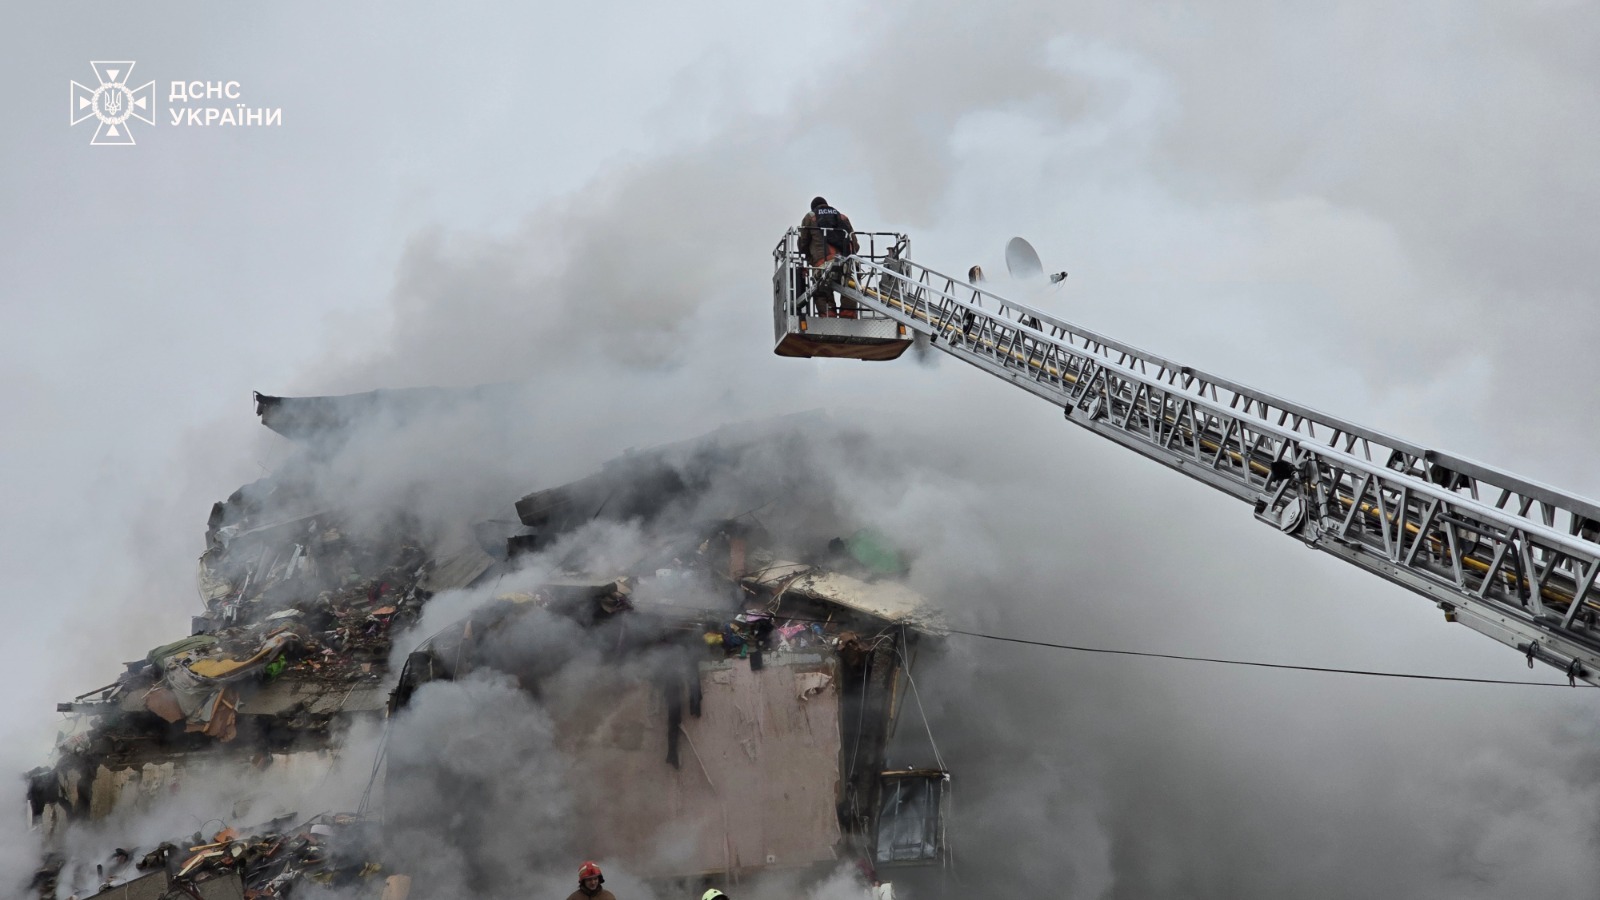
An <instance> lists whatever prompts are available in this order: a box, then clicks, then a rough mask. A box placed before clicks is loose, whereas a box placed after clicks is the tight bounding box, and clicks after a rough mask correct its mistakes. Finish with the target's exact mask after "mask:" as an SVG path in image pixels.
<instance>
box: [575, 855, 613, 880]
mask: <svg viewBox="0 0 1600 900" xmlns="http://www.w3.org/2000/svg"><path fill="white" fill-rule="evenodd" d="M590 878H598V879H600V883H601V884H605V882H606V877H605V876H604V875H601V874H600V867H599V866H597V865H595V864H594V862H593V861H592V860H585V861H584V863H583V865H581V866H579V867H578V883H579V884H582V883H583V882H585V881H587V880H588V879H590Z"/></svg>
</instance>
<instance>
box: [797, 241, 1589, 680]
mask: <svg viewBox="0 0 1600 900" xmlns="http://www.w3.org/2000/svg"><path fill="white" fill-rule="evenodd" d="M873 237H874V240H873V241H872V242H871V246H872V248H873V250H874V252H872V253H865V254H861V255H858V256H854V257H849V258H843V259H836V260H833V261H831V262H830V263H829V264H828V265H827V266H825V267H823V268H822V269H821V270H819V271H815V272H813V273H812V274H811V277H810V279H809V280H808V282H807V283H808V285H809V289H808V290H797V289H796V285H797V284H798V279H797V276H796V271H797V269H798V268H799V267H801V266H803V263H801V262H797V258H796V256H795V255H794V254H793V253H792V249H793V241H794V232H793V231H792V230H791V232H790V233H789V235H787V236H786V238H785V242H784V243H780V244H779V248H778V251H776V252H775V253H774V258H775V260H776V264H777V270H776V271H775V272H774V276H773V285H774V295H775V307H774V313H775V316H776V326H777V337H778V346H777V351H776V352H777V353H779V354H780V355H784V356H813V355H815V356H854V358H865V359H892V358H894V357H896V356H899V355H900V352H903V350H904V346H900V347H899V349H898V350H897V351H895V352H893V353H892V354H886V355H882V356H873V355H865V354H862V355H857V354H858V353H860V352H861V351H859V350H858V351H855V352H797V348H798V350H800V351H803V350H805V349H807V348H810V347H814V346H815V345H816V344H815V342H817V341H818V339H819V338H821V339H822V340H823V341H826V340H832V339H835V338H833V337H832V335H831V333H830V334H829V335H827V336H822V335H815V334H814V332H815V331H816V325H815V323H816V322H817V319H816V318H815V317H807V316H806V315H804V314H803V312H802V311H803V310H807V309H809V308H810V307H809V306H808V305H807V304H808V303H810V301H812V300H813V299H814V295H815V293H816V292H817V291H819V290H822V289H823V288H822V287H820V286H819V285H827V286H829V289H832V290H836V291H837V292H838V294H839V296H840V297H841V298H842V300H845V301H849V302H850V303H852V304H853V305H854V306H855V307H856V308H857V309H859V310H860V313H859V316H860V318H858V319H856V320H847V319H843V320H840V321H841V322H850V321H854V322H869V321H870V322H878V321H884V322H887V323H892V325H893V326H895V327H896V328H897V329H899V330H897V331H896V332H893V333H892V335H891V334H885V335H882V336H874V337H871V338H867V339H869V340H879V341H893V342H896V343H898V342H900V341H905V342H907V343H909V337H910V335H920V336H922V337H924V338H925V339H927V340H929V341H930V342H932V345H933V346H934V347H937V348H938V349H940V350H943V351H944V352H946V353H948V354H950V355H951V356H954V357H956V358H957V359H960V360H962V361H963V362H966V363H969V364H971V365H974V366H976V367H978V368H980V369H982V370H984V371H986V372H989V373H990V374H992V375H995V376H997V377H999V378H1002V379H1004V380H1006V381H1008V382H1010V383H1012V384H1014V385H1016V386H1017V387H1020V388H1022V389H1023V390H1026V391H1029V392H1031V393H1033V394H1035V395H1037V396H1039V397H1041V398H1043V399H1045V400H1048V401H1050V402H1051V403H1054V404H1056V405H1058V406H1060V407H1061V408H1062V409H1063V410H1064V412H1065V414H1066V417H1067V421H1069V422H1072V423H1074V424H1077V425H1079V426H1082V427H1084V428H1087V429H1088V430H1090V431H1093V432H1095V433H1096V434H1099V435H1100V436H1102V437H1105V438H1109V439H1110V440H1112V441H1115V442H1116V443H1118V444H1121V445H1122V446H1124V447H1127V448H1128V449H1130V450H1133V451H1134V452H1136V453H1140V454H1143V455H1144V456H1147V457H1149V458H1151V459H1153V460H1155V461H1156V462H1159V463H1161V464H1163V465H1166V466H1168V467H1170V468H1172V469H1175V470H1177V471H1179V472H1183V473H1184V474H1186V475H1188V476H1189V477H1191V478H1194V479H1195V480H1197V481H1201V482H1203V483H1205V484H1208V485H1210V486H1212V487H1214V488H1217V489H1218V490H1221V491H1223V492H1224V493H1227V494H1230V495H1232V496H1234V497H1237V498H1238V499H1240V500H1243V501H1245V502H1247V503H1249V504H1251V507H1252V509H1253V510H1254V514H1255V517H1256V518H1257V519H1259V520H1261V521H1262V522H1265V523H1267V524H1269V525H1271V526H1273V527H1275V528H1278V529H1279V530H1281V531H1283V532H1284V533H1286V534H1289V535H1293V536H1295V537H1297V538H1299V539H1301V540H1302V541H1304V542H1305V543H1306V544H1307V545H1308V546H1311V547H1315V548H1317V549H1319V550H1323V551H1325V552H1327V553H1331V554H1333V555H1334V556H1337V557H1339V558H1340V559H1343V560H1345V561H1347V562H1349V563H1351V564H1353V565H1356V566H1359V567H1361V568H1363V569H1366V570H1367V571H1369V572H1371V573H1373V574H1375V575H1378V576H1380V577H1382V578H1384V579H1386V580H1388V581H1392V582H1394V583H1395V584H1399V585H1401V586H1403V587H1406V588H1409V589H1410V590H1412V591H1415V592H1416V593H1418V594H1421V595H1422V596H1424V597H1427V598H1428V599H1430V600H1432V601H1433V602H1434V603H1436V604H1438V606H1439V607H1440V608H1441V609H1442V610H1443V611H1444V613H1445V618H1446V619H1447V620H1448V621H1453V622H1460V623H1461V624H1464V625H1467V626H1468V627H1470V628H1473V629H1475V630H1477V631H1479V632H1482V633H1484V634H1486V635H1489V636H1490V637H1492V638H1494V639H1495V640H1498V641H1500V642H1501V643H1504V644H1506V645H1508V646H1511V647H1514V648H1516V650H1517V651H1518V652H1519V653H1521V654H1523V655H1524V656H1525V657H1526V658H1527V660H1528V664H1529V665H1530V666H1531V665H1532V664H1533V663H1534V662H1535V661H1539V662H1543V663H1546V664H1548V665H1551V666H1554V667H1556V668H1558V669H1560V670H1562V671H1563V672H1564V673H1565V674H1566V675H1567V677H1568V678H1569V679H1570V680H1572V681H1573V682H1574V683H1576V682H1577V681H1578V680H1583V681H1586V682H1589V683H1591V684H1595V685H1600V623H1597V619H1600V596H1596V593H1597V592H1596V590H1595V578H1596V575H1597V573H1600V505H1597V504H1596V503H1595V502H1594V501H1592V500H1588V499H1585V498H1582V497H1577V496H1574V495H1569V494H1567V493H1565V492H1563V491H1560V490H1558V489H1556V488H1552V487H1549V486H1546V485H1542V484H1538V483H1536V482H1532V481H1528V480H1526V479H1523V478H1519V477H1517V476H1515V475H1512V474H1509V473H1506V472H1501V471H1499V470H1496V469H1494V468H1491V467H1489V466H1485V465H1482V464H1480V463H1475V462H1472V461H1469V460H1466V459H1462V458H1459V457H1455V456H1452V455H1450V454H1448V453H1444V452H1441V451H1437V450H1432V449H1428V448H1425V447H1421V446H1418V445H1416V444H1412V443H1411V442H1409V441H1405V440H1402V439H1400V438H1397V437H1394V436H1392V435H1388V434H1384V433H1382V432H1379V431H1374V430H1372V429H1370V428H1364V427H1361V426H1359V425H1355V424H1352V423H1349V422H1345V421H1342V420H1340V419H1337V418H1335V417H1333V416H1329V415H1326V414H1323V413H1320V412H1317V411H1315V410H1312V409H1308V408H1306V407H1303V406H1300V405H1298V404H1295V403H1292V402H1289V401H1287V400H1283V399H1280V398H1278V397H1275V396H1272V395H1270V394H1266V393H1263V392H1261V391H1257V390H1254V389H1253V388H1249V387H1245V386H1243V385H1240V384H1237V383H1234V382H1231V381H1228V380H1226V379H1223V378H1218V377H1216V376H1213V375H1210V374H1207V373H1205V372H1201V371H1198V370H1195V369H1193V368H1191V367H1188V366H1183V365H1180V364H1178V363H1176V362H1173V361H1171V360H1167V359H1163V358H1161V357H1159V356H1156V355H1154V354H1150V353H1146V352H1144V351H1142V350H1138V349H1135V348H1133V347H1131V346H1128V345H1126V344H1123V343H1121V342H1119V341H1115V340H1112V339H1110V338H1107V337H1104V336H1102V335H1098V334H1095V333H1093V332H1090V331H1087V330H1085V329H1082V328H1079V327H1078V326H1076V325H1072V324H1071V323H1068V322H1065V321H1062V320H1060V319H1057V318H1055V317H1053V316H1051V315H1049V314H1047V313H1044V312H1041V311H1039V310H1036V309H1031V308H1029V307H1027V306H1024V305H1022V304H1019V303H1016V302H1013V301H1011V300H1007V299H1005V298H1004V297H1001V296H999V295H997V294H993V293H991V292H989V291H987V290H984V289H983V288H981V287H979V286H977V285H973V284H969V283H966V282H964V281H960V280H958V279H955V278H953V277H951V276H948V275H944V274H941V273H939V272H935V271H934V270H932V269H929V268H927V267H925V266H921V265H918V264H917V263H915V262H912V261H911V260H910V259H908V258H906V256H905V254H904V249H905V248H906V247H907V246H908V242H907V241H906V239H905V237H904V236H903V235H874V236H873ZM880 247H881V248H882V251H881V252H878V248H880ZM893 248H898V250H896V252H893V253H891V252H890V250H891V249H893ZM846 327H849V326H846ZM875 327H883V326H875ZM840 330H842V329H840ZM908 332H909V333H910V334H909V335H908ZM874 334H875V335H876V333H874ZM808 336H810V337H808ZM865 337H866V336H865V335H853V334H849V335H842V336H841V337H840V338H838V339H837V340H840V342H841V343H840V346H845V347H849V346H853V345H854V344H852V342H858V341H860V340H862V339H863V338H865ZM791 340H793V341H795V342H793V343H791ZM808 340H809V341H810V342H812V343H807V341H808ZM858 346H868V347H870V346H873V345H871V344H865V345H858ZM869 352H870V351H869Z"/></svg>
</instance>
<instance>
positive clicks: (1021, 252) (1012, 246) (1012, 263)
mask: <svg viewBox="0 0 1600 900" xmlns="http://www.w3.org/2000/svg"><path fill="white" fill-rule="evenodd" d="M1006 271H1007V272H1010V273H1011V277H1012V278H1015V279H1017V280H1018V281H1031V280H1033V279H1035V278H1038V277H1039V276H1041V275H1043V274H1044V263H1041V262H1039V254H1038V252H1037V251H1035V250H1034V249H1033V245H1032V244H1030V243H1028V242H1027V241H1025V240H1023V239H1022V238H1019V237H1014V238H1012V239H1011V241H1010V243H1008V244H1006Z"/></svg>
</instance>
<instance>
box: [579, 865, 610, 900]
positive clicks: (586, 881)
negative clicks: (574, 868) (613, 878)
mask: <svg viewBox="0 0 1600 900" xmlns="http://www.w3.org/2000/svg"><path fill="white" fill-rule="evenodd" d="M605 883H606V877H605V876H604V875H602V874H600V867H599V866H597V865H595V864H594V862H593V861H592V860H586V861H584V864H583V865H581V866H579V867H578V889H577V890H575V891H573V892H572V894H571V896H569V897H567V900H617V897H616V895H615V894H613V893H611V892H610V891H608V890H606V889H605V888H603V887H601V885H603V884H605Z"/></svg>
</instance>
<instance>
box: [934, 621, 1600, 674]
mask: <svg viewBox="0 0 1600 900" xmlns="http://www.w3.org/2000/svg"><path fill="white" fill-rule="evenodd" d="M946 630H947V631H949V632H950V633H951V634H962V635H966V636H967V637H975V638H983V639H984V640H989V641H1003V642H1005V643H1008V644H1026V645H1028V646H1030V647H1045V648H1048V649H1051V650H1074V651H1077V652H1079V653H1101V654H1107V655H1111V656H1138V657H1144V658H1147V659H1175V660H1179V661H1182V662H1204V663H1217V664H1220V665H1227V666H1252V667H1254V668H1258V669H1290V670H1293V671H1296V672H1326V673H1330V674H1334V675H1369V676H1373V677H1376V678H1409V679H1412V680H1415V681H1455V682H1463V683H1468V684H1509V685H1517V686H1519V687H1579V686H1580V685H1578V684H1577V683H1576V681H1574V682H1573V683H1572V684H1570V685H1567V684H1561V683H1559V682H1553V681H1507V680H1503V679H1498V678H1463V677H1457V676H1454V675H1419V674H1416V673H1414V672H1377V671H1372V670H1370V669H1338V668H1332V667H1327V666H1296V665H1290V664H1289V663H1269V662H1257V661H1254V660H1248V659H1220V658H1217V657H1212V656H1184V655H1181V654H1177V653H1148V652H1144V651H1141V650H1113V649H1110V648H1108V647H1084V646H1079V645H1076V644H1057V643H1054V642H1051V641H1036V640H1029V639H1027V638H1018V637H1006V636H1005V635H999V634H985V633H984V632H981V631H964V630H962V629H960V628H949V629H946ZM1581 686H1582V687H1594V686H1595V685H1592V684H1589V683H1587V682H1585V683H1584V684H1582V685H1581Z"/></svg>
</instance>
